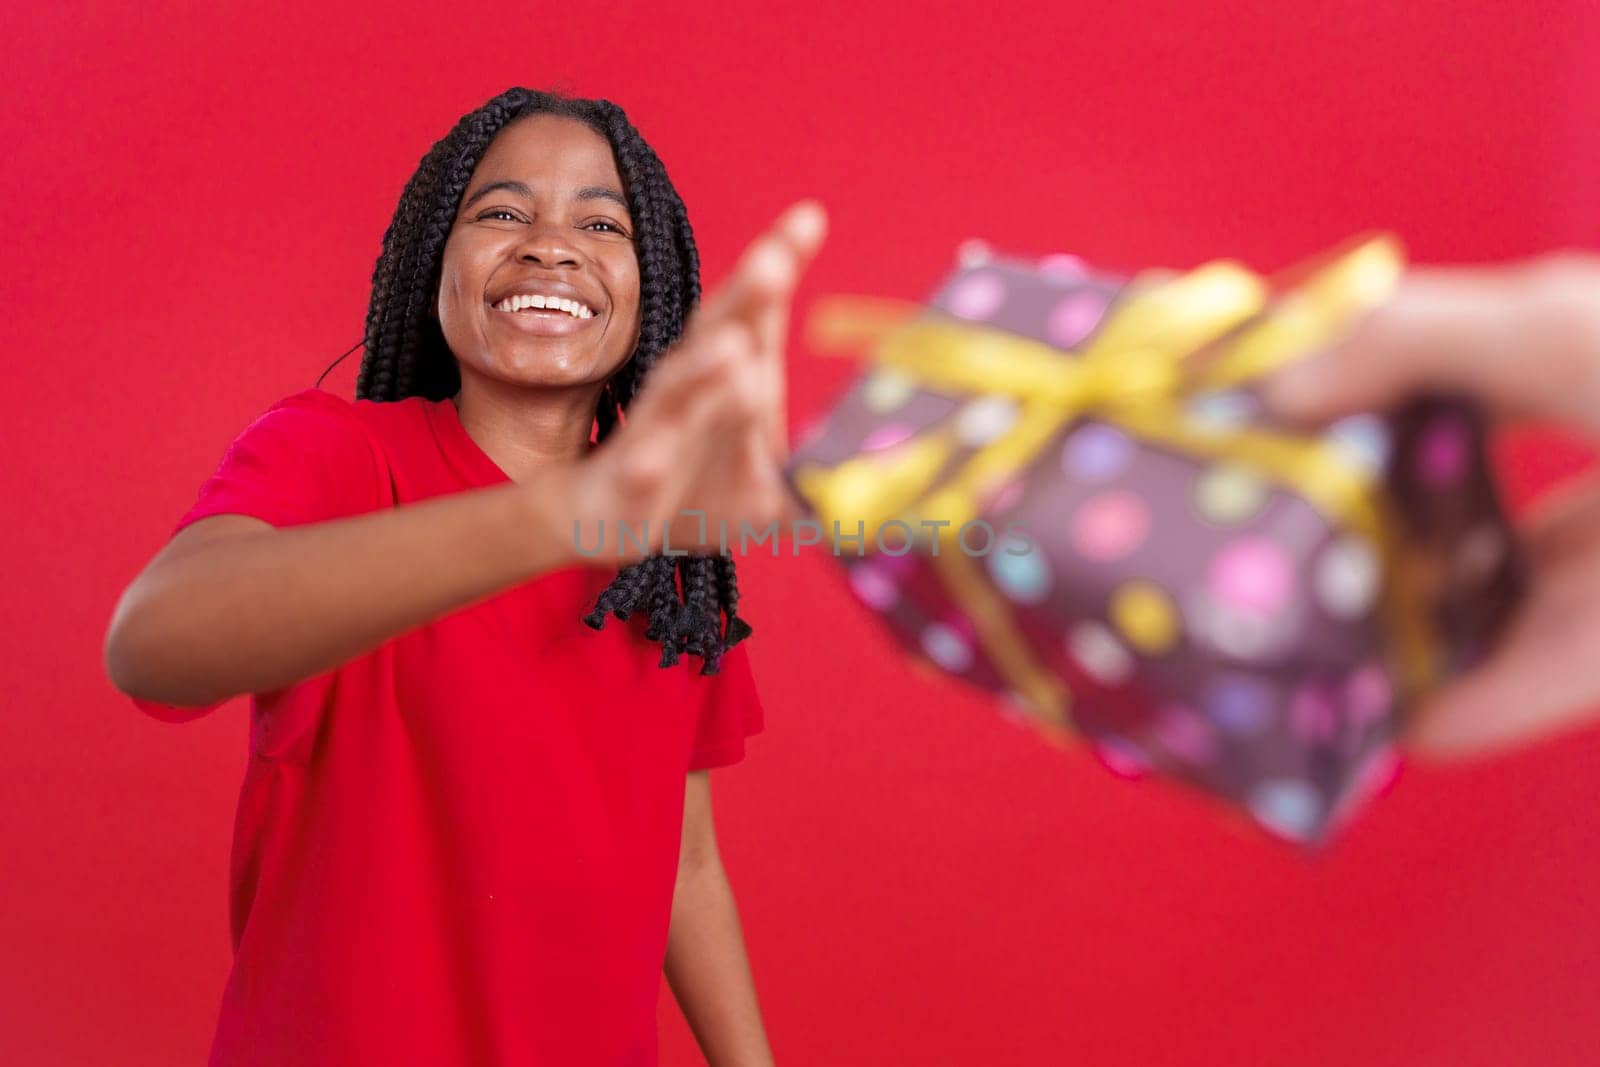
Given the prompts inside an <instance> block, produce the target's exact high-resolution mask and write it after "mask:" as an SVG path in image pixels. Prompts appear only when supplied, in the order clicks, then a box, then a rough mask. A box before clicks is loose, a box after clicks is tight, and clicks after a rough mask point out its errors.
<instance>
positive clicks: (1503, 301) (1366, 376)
mask: <svg viewBox="0 0 1600 1067" xmlns="http://www.w3.org/2000/svg"><path fill="white" fill-rule="evenodd" d="M1419 391H1438V392H1450V393H1455V394H1458V395H1467V396H1471V397H1474V398H1476V399H1477V400H1479V401H1481V402H1482V403H1483V404H1484V405H1485V407H1486V408H1488V409H1489V410H1490V411H1492V412H1493V413H1495V414H1497V415H1499V416H1502V417H1505V418H1508V419H1533V420H1542V421H1548V422H1554V423H1559V424H1562V425H1564V426H1566V427H1568V428H1571V429H1576V430H1580V431H1583V432H1585V433H1588V434H1591V435H1597V434H1600V259H1597V258H1593V257H1580V256H1557V257H1552V258H1549V259H1546V260H1542V261H1537V262H1534V263H1529V264H1524V265H1520V266H1516V267H1510V268H1501V269H1494V270H1490V269H1477V270H1473V269H1458V270H1419V271H1415V272H1413V273H1412V274H1410V275H1409V276H1408V277H1407V279H1406V280H1405V281H1404V282H1403V283H1402V285H1401V288H1400V290H1399V291H1398V293H1397V294H1396V295H1395V297H1394V299H1393V300H1391V301H1390V302H1389V303H1388V304H1387V305H1386V306H1384V307H1383V308H1381V309H1379V310H1378V311H1377V312H1375V313H1373V314H1372V315H1371V316H1370V317H1369V318H1368V319H1367V320H1366V321H1365V322H1363V323H1362V324H1361V325H1360V326H1359V327H1358V328H1357V329H1356V330H1355V331H1354V332H1352V334H1351V335H1350V336H1349V337H1348V338H1347V339H1346V340H1345V341H1344V342H1343V343H1342V344H1341V345H1340V346H1339V347H1338V348H1336V349H1335V350H1333V351H1331V352H1329V353H1327V354H1326V355H1325V356H1323V357H1320V358H1318V359H1317V360H1314V361H1311V362H1308V363H1305V364H1302V365H1298V366H1295V367H1292V368H1290V369H1288V370H1287V371H1285V372H1283V373H1282V374H1281V375H1280V376H1279V377H1277V378H1276V379H1274V380H1273V381H1272V382H1271V383H1270V384H1269V387H1268V390H1267V395H1266V399H1267V403H1268V404H1269V406H1271V407H1272V408H1274V409H1275V410H1276V411H1277V412H1278V413H1280V414H1281V415H1284V416H1286V417H1289V418H1292V419H1297V420H1303V421H1305V422H1309V423H1320V422H1325V421H1327V420H1330V419H1333V418H1337V417H1338V416H1340V415H1345V414H1350V413H1354V412H1357V411H1363V410H1381V409H1384V408H1387V407H1390V406H1392V405H1394V404H1395V403H1396V402H1398V401H1399V400H1401V399H1403V398H1404V397H1406V396H1407V395H1409V394H1411V393H1414V392H1419ZM1522 536H1523V539H1524V545H1525V548H1526V551H1527V555H1528V558H1529V560H1530V561H1531V564H1532V567H1533V581H1532V586H1531V589H1530V591H1529V596H1528V599H1527V600H1526V601H1525V602H1524V603H1523V604H1522V606H1521V607H1520V608H1519V609H1518V613H1517V614H1516V616H1515V617H1514V618H1513V619H1512V620H1511V624H1510V626H1509V627H1508V628H1507V630H1506V632H1505V634H1504V635H1503V637H1502V639H1501V641H1500V644H1499V645H1498V647H1497V648H1496V649H1495V651H1494V653H1493V654H1492V655H1491V656H1490V658H1489V659H1488V660H1486V661H1485V662H1484V663H1483V664H1481V665H1480V666H1479V667H1477V668H1476V669H1474V670H1472V671H1471V672H1469V673H1467V674H1464V675H1462V676H1461V677H1460V678H1458V679H1456V680H1455V681H1454V682H1452V683H1451V684H1450V685H1448V686H1447V687H1446V688H1444V689H1442V690H1441V691H1439V692H1438V693H1437V694H1435V695H1434V696H1433V697H1431V698H1430V699H1429V700H1428V701H1427V702H1426V703H1425V704H1424V706H1423V707H1422V708H1420V709H1419V713H1418V715H1417V716H1416V718H1415V719H1414V726H1413V727H1412V729H1411V731H1410V734H1409V736H1408V737H1407V738H1406V742H1407V744H1408V747H1410V748H1412V749H1414V750H1415V751H1417V752H1418V753H1419V754H1421V755H1423V756H1430V757H1435V758H1448V757H1452V756H1466V755H1471V754H1475V753H1479V752H1485V751H1489V750H1493V749H1497V748H1502V747H1507V746H1511V745H1514V744H1517V743H1519V742H1523V741H1526V740H1532V739H1535V738H1537V737H1540V736H1544V735H1546V734H1550V733H1554V732H1557V731H1558V730H1561V729H1563V728H1567V727H1570V726H1572V725H1575V724H1577V723H1580V722H1584V721H1589V720H1592V719H1594V718H1596V717H1600V482H1597V481H1596V479H1594V478H1592V477H1590V478H1586V479H1583V480H1582V481H1580V482H1579V483H1577V484H1575V485H1573V486H1571V487H1570V488H1569V489H1567V490H1565V491H1560V492H1557V493H1556V494H1553V495H1552V496H1551V497H1550V498H1548V499H1547V500H1546V501H1545V502H1544V505H1543V506H1542V507H1540V508H1539V509H1537V511H1536V512H1535V513H1534V514H1533V515H1532V516H1530V518H1529V520H1528V521H1527V522H1526V523H1525V525H1524V527H1523V530H1522Z"/></svg>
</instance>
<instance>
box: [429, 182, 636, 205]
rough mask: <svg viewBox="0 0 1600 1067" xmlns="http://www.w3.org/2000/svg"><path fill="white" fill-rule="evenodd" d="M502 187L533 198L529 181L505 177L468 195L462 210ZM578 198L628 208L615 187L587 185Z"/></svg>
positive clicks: (625, 200) (624, 199) (580, 190)
mask: <svg viewBox="0 0 1600 1067" xmlns="http://www.w3.org/2000/svg"><path fill="white" fill-rule="evenodd" d="M501 189H504V190H506V191H507V192H512V193H516V194H517V195H518V196H521V197H525V198H527V199H529V200H531V199H533V189H532V188H531V187H530V186H529V185H528V183H527V182H519V181H512V180H510V179H505V180H502V181H497V182H490V183H489V184H488V185H485V186H484V187H483V188H482V189H479V190H478V191H477V192H475V193H473V194H472V195H471V196H469V197H467V200H466V202H465V203H463V204H462V205H461V210H462V211H465V210H467V208H469V207H471V206H472V205H473V204H476V203H477V202H478V201H479V200H482V199H483V198H484V197H486V196H488V195H489V194H490V193H493V192H498V191H499V190H501ZM577 198H578V199H579V200H610V201H612V202H613V203H615V204H617V205H619V206H620V207H621V208H622V209H623V210H624V211H626V210H627V209H628V201H627V198H626V197H624V196H623V195H622V194H621V193H619V192H617V191H616V190H615V189H608V188H606V187H605V186H604V185H586V186H584V187H583V188H582V189H579V190H578V196H577Z"/></svg>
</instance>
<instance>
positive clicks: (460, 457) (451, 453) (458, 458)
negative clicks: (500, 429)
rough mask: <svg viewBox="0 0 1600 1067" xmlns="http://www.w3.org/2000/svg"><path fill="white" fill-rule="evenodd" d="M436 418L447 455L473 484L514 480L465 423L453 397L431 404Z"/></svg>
mask: <svg viewBox="0 0 1600 1067" xmlns="http://www.w3.org/2000/svg"><path fill="white" fill-rule="evenodd" d="M427 407H428V411H429V413H430V414H431V416H432V418H433V423H434V428H435V431H436V432H437V433H438V436H439V443H440V445H441V446H442V447H443V448H444V450H445V455H446V456H447V457H448V458H449V459H450V461H451V462H452V463H453V464H454V465H455V466H456V468H457V469H458V470H459V471H460V472H461V474H462V475H464V476H465V477H466V478H467V479H468V480H469V481H471V482H473V483H474V484H477V485H493V484H495V483H497V482H509V481H511V480H512V479H511V475H509V474H507V473H506V472H505V471H504V470H502V469H501V467H500V464H498V463H496V462H495V461H494V459H493V458H492V457H491V456H490V455H489V453H487V452H485V451H484V450H483V449H482V447H480V446H479V444H478V442H476V441H474V440H473V439H472V435H471V434H469V433H467V428H466V427H465V426H463V425H462V424H461V412H459V411H457V410H456V405H455V401H453V400H451V399H450V398H449V397H445V398H444V399H443V400H437V401H434V402H432V403H430V404H428V405H427Z"/></svg>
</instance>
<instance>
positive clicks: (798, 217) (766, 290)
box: [697, 200, 827, 342]
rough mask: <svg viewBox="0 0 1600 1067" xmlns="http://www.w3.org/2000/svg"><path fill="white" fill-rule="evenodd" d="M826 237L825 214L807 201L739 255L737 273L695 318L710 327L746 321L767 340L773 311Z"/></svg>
mask: <svg viewBox="0 0 1600 1067" xmlns="http://www.w3.org/2000/svg"><path fill="white" fill-rule="evenodd" d="M826 233H827V215H826V213H825V212H824V211H823V209H822V205H820V204H818V203H817V202H816V201H814V200H803V201H801V202H800V203H797V204H795V205H793V206H792V207H790V208H789V209H788V210H786V211H785V212H784V213H783V214H782V215H780V216H779V217H778V219H777V221H775V222H774V223H773V224H772V226H771V227H770V228H769V229H768V230H767V231H766V232H765V233H763V234H762V235H761V236H760V237H757V238H756V239H755V240H754V241H752V242H751V243H750V245H749V246H748V247H747V248H746V249H745V251H744V254H743V255H742V256H740V258H739V262H738V264H737V265H736V266H735V267H734V270H733V273H732V274H731V275H730V276H729V277H728V280H727V281H726V282H724V283H723V284H722V285H721V286H720V287H718V289H717V290H716V291H715V292H714V293H712V294H711V295H710V296H709V297H708V298H707V299H706V300H705V302H704V303H703V304H702V305H701V307H700V309H699V311H698V312H697V316H698V317H699V318H700V319H701V320H703V321H706V322H708V323H714V322H717V321H720V320H722V319H724V318H730V317H737V318H743V319H744V320H745V321H747V322H748V323H749V324H750V325H751V326H752V327H753V328H756V329H757V330H758V336H759V337H760V340H762V341H763V342H772V341H775V340H777V339H778V338H780V337H781V333H774V327H773V320H774V314H773V312H774V307H775V306H777V307H778V311H779V313H780V314H781V313H782V310H783V309H782V307H781V305H782V303H783V302H785V301H787V299H788V297H789V296H790V294H792V292H793V291H794V287H795V285H796V284H798V282H799V279H800V274H801V273H802V272H803V271H804V270H805V268H806V266H808V265H809V264H810V262H811V260H812V259H813V258H814V257H815V256H816V253H817V250H818V249H819V248H821V246H822V240H823V237H824V236H825V235H826Z"/></svg>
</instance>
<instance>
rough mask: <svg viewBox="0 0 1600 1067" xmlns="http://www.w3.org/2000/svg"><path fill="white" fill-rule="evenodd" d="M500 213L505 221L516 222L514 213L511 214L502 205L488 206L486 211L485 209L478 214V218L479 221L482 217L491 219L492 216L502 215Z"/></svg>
mask: <svg viewBox="0 0 1600 1067" xmlns="http://www.w3.org/2000/svg"><path fill="white" fill-rule="evenodd" d="M502 215H503V216H504V217H505V219H506V221H508V222H516V221H518V220H517V216H516V215H515V214H513V213H512V212H510V211H507V210H506V209H505V208H503V207H494V208H490V209H489V210H488V211H485V212H484V213H483V214H481V215H479V216H478V219H479V220H480V221H481V220H483V219H492V218H495V217H496V216H502Z"/></svg>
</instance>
